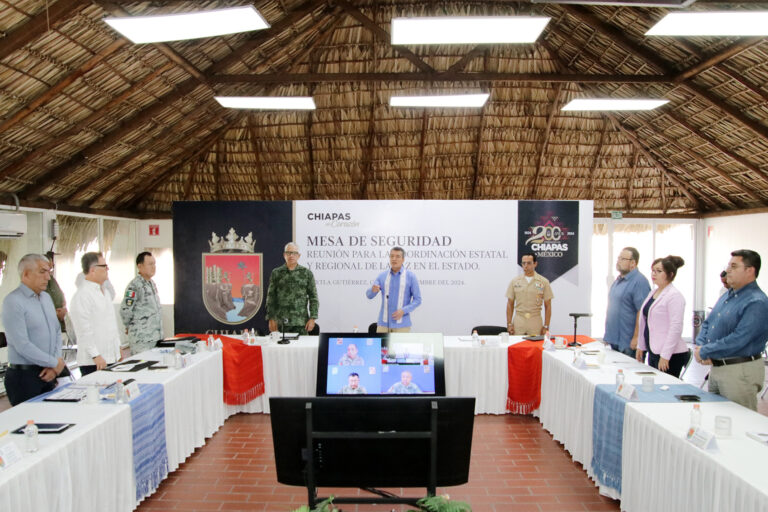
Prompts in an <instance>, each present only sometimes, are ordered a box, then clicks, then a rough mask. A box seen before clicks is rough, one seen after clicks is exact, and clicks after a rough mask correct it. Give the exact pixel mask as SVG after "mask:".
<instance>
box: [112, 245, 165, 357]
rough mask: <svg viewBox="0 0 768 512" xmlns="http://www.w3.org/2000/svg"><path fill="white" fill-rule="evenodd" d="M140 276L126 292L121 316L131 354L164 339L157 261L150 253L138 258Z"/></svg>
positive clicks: (142, 350)
mask: <svg viewBox="0 0 768 512" xmlns="http://www.w3.org/2000/svg"><path fill="white" fill-rule="evenodd" d="M136 267H137V268H138V271H139V275H137V276H136V277H134V278H133V280H132V281H131V282H130V283H128V286H127V287H126V288H125V295H123V303H122V304H121V305H120V316H121V317H122V319H123V324H124V325H125V332H126V333H127V334H128V342H129V343H130V345H131V354H138V353H139V352H144V351H145V350H149V349H151V348H152V347H154V346H155V344H156V343H157V341H158V340H161V339H163V320H162V314H161V312H160V297H159V296H158V294H157V286H156V285H155V282H154V281H152V276H154V275H155V271H156V270H157V268H156V264H155V258H154V256H152V253H150V252H142V253H140V254H139V255H138V256H137V257H136Z"/></svg>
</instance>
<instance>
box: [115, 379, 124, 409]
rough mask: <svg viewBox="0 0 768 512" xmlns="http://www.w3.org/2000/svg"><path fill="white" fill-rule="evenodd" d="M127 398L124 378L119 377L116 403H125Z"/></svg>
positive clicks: (116, 388)
mask: <svg viewBox="0 0 768 512" xmlns="http://www.w3.org/2000/svg"><path fill="white" fill-rule="evenodd" d="M125 402H126V400H125V386H124V385H123V379H117V382H116V383H115V403H118V404H124V403H125Z"/></svg>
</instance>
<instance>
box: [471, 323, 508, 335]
mask: <svg viewBox="0 0 768 512" xmlns="http://www.w3.org/2000/svg"><path fill="white" fill-rule="evenodd" d="M475 331H477V334H478V335H480V336H496V335H498V334H501V333H503V332H507V328H506V327H502V326H500V325H477V326H475V327H473V328H472V331H470V334H471V333H473V332H475Z"/></svg>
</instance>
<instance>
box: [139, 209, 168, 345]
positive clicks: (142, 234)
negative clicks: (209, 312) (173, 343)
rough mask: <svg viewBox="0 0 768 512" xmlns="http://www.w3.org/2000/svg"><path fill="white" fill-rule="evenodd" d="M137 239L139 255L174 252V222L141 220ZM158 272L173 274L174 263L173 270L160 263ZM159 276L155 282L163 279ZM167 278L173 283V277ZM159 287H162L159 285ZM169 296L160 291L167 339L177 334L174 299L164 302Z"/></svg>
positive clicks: (164, 331)
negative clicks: (163, 251)
mask: <svg viewBox="0 0 768 512" xmlns="http://www.w3.org/2000/svg"><path fill="white" fill-rule="evenodd" d="M152 226H157V231H155V230H154V228H152V230H150V228H151V227H152ZM150 232H152V233H155V232H157V234H150ZM136 237H137V239H138V241H137V243H136V248H137V249H138V251H137V254H138V253H139V252H142V251H146V250H150V251H151V250H155V252H156V249H171V250H173V221H172V220H171V219H143V220H139V221H138V223H137V226H136ZM157 272H158V274H160V273H162V272H166V273H168V272H170V273H171V274H172V272H173V268H172V262H171V268H167V266H165V267H164V266H163V265H162V262H160V261H158V268H157ZM158 274H156V275H155V282H158V281H159V280H160V279H161V276H160V275H158ZM166 277H167V278H169V279H170V282H171V283H173V275H170V276H166ZM159 286H162V285H161V284H159ZM167 295H168V294H164V293H163V290H160V298H161V301H162V305H161V306H160V307H161V309H162V313H163V334H164V335H165V336H166V337H170V336H173V335H174V333H175V331H174V326H173V299H172V298H171V299H170V300H163V298H164V297H165V296H167ZM170 297H173V294H172V293H171V294H170Z"/></svg>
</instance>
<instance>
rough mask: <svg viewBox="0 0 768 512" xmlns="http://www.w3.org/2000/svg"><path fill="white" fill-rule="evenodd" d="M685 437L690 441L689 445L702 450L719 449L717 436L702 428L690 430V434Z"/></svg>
mask: <svg viewBox="0 0 768 512" xmlns="http://www.w3.org/2000/svg"><path fill="white" fill-rule="evenodd" d="M685 437H686V439H688V442H689V443H691V444H692V445H693V446H695V447H696V448H699V449H701V450H716V449H717V439H715V434H714V433H712V432H708V431H706V430H704V429H703V428H701V427H692V428H690V429H688V433H687V434H686V436H685Z"/></svg>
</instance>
